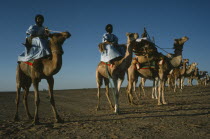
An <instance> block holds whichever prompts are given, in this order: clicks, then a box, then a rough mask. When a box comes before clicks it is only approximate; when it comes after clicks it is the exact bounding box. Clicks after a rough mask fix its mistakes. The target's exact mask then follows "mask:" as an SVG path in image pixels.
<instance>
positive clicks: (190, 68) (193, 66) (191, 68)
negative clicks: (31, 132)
mask: <svg viewBox="0 0 210 139" xmlns="http://www.w3.org/2000/svg"><path fill="white" fill-rule="evenodd" d="M197 65H198V63H196V62H193V63H192V64H190V65H189V66H188V68H187V71H186V73H185V74H184V75H182V81H181V86H182V87H183V86H184V80H185V78H189V77H191V76H192V75H193V74H194V72H195V70H196V66H197Z"/></svg>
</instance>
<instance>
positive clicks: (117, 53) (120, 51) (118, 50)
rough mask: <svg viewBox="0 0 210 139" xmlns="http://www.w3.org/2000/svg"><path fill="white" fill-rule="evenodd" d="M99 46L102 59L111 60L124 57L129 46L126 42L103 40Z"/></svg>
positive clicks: (104, 60)
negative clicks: (117, 42) (118, 42)
mask: <svg viewBox="0 0 210 139" xmlns="http://www.w3.org/2000/svg"><path fill="white" fill-rule="evenodd" d="M98 48H99V51H100V52H101V61H103V62H109V61H110V60H113V59H116V58H122V57H124V56H125V52H126V48H127V47H126V45H125V44H116V43H112V42H102V43H99V45H98Z"/></svg>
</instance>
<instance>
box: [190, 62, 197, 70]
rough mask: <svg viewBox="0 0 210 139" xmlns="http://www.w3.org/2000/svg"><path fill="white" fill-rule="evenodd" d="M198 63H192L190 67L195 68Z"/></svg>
mask: <svg viewBox="0 0 210 139" xmlns="http://www.w3.org/2000/svg"><path fill="white" fill-rule="evenodd" d="M197 65H198V63H196V62H193V63H192V64H191V65H190V68H192V69H193V70H194V69H195V68H196V66H197Z"/></svg>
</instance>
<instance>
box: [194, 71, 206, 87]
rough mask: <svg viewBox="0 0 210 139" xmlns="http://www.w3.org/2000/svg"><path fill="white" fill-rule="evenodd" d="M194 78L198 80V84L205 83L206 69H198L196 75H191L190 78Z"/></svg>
mask: <svg viewBox="0 0 210 139" xmlns="http://www.w3.org/2000/svg"><path fill="white" fill-rule="evenodd" d="M193 79H196V80H197V81H198V84H200V85H205V86H206V85H207V79H208V71H200V72H199V74H197V76H192V77H191V80H193Z"/></svg>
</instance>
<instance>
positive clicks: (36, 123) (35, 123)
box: [32, 120, 40, 125]
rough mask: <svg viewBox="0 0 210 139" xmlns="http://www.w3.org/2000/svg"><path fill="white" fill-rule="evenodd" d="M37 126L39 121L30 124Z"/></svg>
mask: <svg viewBox="0 0 210 139" xmlns="http://www.w3.org/2000/svg"><path fill="white" fill-rule="evenodd" d="M39 124H40V122H39V120H34V121H33V123H32V125H39Z"/></svg>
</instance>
